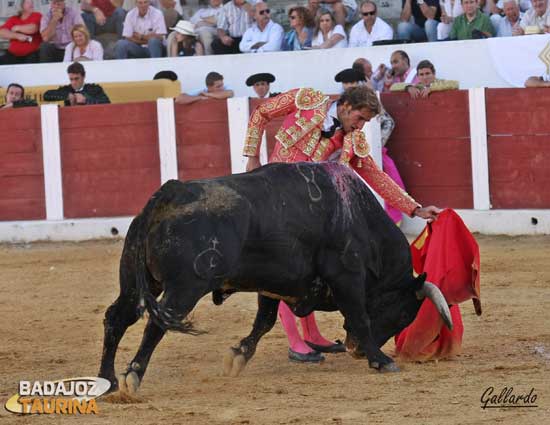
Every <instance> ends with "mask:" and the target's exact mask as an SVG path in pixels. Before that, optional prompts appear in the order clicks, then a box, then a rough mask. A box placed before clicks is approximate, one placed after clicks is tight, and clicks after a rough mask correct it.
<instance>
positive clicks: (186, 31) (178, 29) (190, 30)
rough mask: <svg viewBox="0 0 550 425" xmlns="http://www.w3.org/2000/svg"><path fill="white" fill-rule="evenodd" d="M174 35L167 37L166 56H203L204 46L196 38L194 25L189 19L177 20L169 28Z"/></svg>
mask: <svg viewBox="0 0 550 425" xmlns="http://www.w3.org/2000/svg"><path fill="white" fill-rule="evenodd" d="M171 29H173V30H174V34H175V35H174V36H173V37H172V36H170V37H168V40H169V44H168V56H203V55H204V47H203V45H202V43H201V42H200V41H199V40H197V34H196V33H195V26H194V25H193V24H192V23H191V22H189V21H179V22H178V24H177V25H176V26H175V27H174V28H171Z"/></svg>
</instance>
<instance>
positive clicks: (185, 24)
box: [170, 21, 197, 37]
mask: <svg viewBox="0 0 550 425" xmlns="http://www.w3.org/2000/svg"><path fill="white" fill-rule="evenodd" d="M170 29H171V30H174V31H176V32H178V33H180V34H183V35H190V36H192V37H196V36H197V34H195V25H193V24H192V23H191V22H189V21H178V23H177V24H176V26H175V27H172V28H170Z"/></svg>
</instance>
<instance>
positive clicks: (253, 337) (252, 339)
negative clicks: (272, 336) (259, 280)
mask: <svg viewBox="0 0 550 425" xmlns="http://www.w3.org/2000/svg"><path fill="white" fill-rule="evenodd" d="M278 307H279V300H274V299H272V298H267V297H264V296H263V295H258V312H257V313H256V319H255V320H254V325H253V326H252V332H250V335H248V336H247V337H246V338H243V339H242V340H241V342H240V343H239V345H238V346H236V347H231V348H230V350H229V352H228V353H227V355H226V356H225V358H224V361H223V374H224V375H225V376H233V377H235V376H238V375H239V373H241V371H242V370H243V369H244V367H245V366H246V364H247V363H248V361H249V360H250V359H251V358H252V356H253V355H254V353H255V352H256V346H257V345H258V342H259V341H260V339H261V338H262V336H264V335H265V334H266V333H268V332H269V331H270V330H271V329H273V326H274V325H275V322H276V321H277V309H278Z"/></svg>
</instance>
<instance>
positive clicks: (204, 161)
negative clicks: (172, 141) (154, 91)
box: [175, 100, 231, 180]
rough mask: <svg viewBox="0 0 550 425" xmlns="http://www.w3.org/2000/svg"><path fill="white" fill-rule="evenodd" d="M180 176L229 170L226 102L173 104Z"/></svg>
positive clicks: (187, 177) (196, 176) (186, 177)
mask: <svg viewBox="0 0 550 425" xmlns="http://www.w3.org/2000/svg"><path fill="white" fill-rule="evenodd" d="M175 114H176V140H177V142H176V143H177V152H178V175H179V178H180V180H190V179H201V178H208V177H216V176H224V175H227V174H231V155H230V147H229V126H228V123H227V102H226V101H225V100H204V101H200V102H197V103H194V104H192V105H175Z"/></svg>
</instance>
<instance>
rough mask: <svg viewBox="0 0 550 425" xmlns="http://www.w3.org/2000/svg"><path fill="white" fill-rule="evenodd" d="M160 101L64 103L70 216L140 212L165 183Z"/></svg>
mask: <svg viewBox="0 0 550 425" xmlns="http://www.w3.org/2000/svg"><path fill="white" fill-rule="evenodd" d="M156 109H157V106H156V103H155V102H144V103H128V104H118V105H94V106H82V107H73V108H61V109H60V111H59V121H60V123H59V126H60V132H61V163H62V167H63V200H64V208H65V217H67V218H76V217H111V216H124V215H134V214H136V213H138V212H139V211H140V210H141V208H143V205H145V202H146V201H147V199H148V198H149V196H151V194H152V193H153V192H154V191H155V190H157V189H158V187H159V186H160V160H159V148H158V128H157V111H156Z"/></svg>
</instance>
